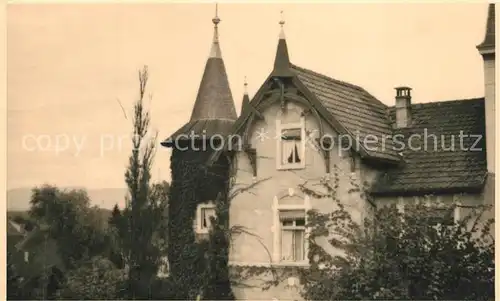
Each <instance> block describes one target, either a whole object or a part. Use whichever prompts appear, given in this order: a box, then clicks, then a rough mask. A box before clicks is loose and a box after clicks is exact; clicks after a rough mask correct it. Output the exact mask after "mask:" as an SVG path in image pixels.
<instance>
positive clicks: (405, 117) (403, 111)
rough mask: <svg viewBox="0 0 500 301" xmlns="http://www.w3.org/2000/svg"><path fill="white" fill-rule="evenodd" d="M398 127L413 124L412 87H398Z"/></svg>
mask: <svg viewBox="0 0 500 301" xmlns="http://www.w3.org/2000/svg"><path fill="white" fill-rule="evenodd" d="M395 89H396V128H405V127H409V126H410V125H411V88H408V87H396V88H395Z"/></svg>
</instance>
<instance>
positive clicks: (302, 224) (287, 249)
mask: <svg viewBox="0 0 500 301" xmlns="http://www.w3.org/2000/svg"><path fill="white" fill-rule="evenodd" d="M279 221H280V251H281V252H280V259H281V261H282V262H302V261H305V260H306V254H305V253H306V212H305V210H279Z"/></svg>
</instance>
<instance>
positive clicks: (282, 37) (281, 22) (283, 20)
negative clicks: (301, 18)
mask: <svg viewBox="0 0 500 301" xmlns="http://www.w3.org/2000/svg"><path fill="white" fill-rule="evenodd" d="M280 14H281V19H280V22H279V24H280V26H281V31H280V39H283V40H284V39H285V30H284V29H283V25H285V19H283V11H281V12H280Z"/></svg>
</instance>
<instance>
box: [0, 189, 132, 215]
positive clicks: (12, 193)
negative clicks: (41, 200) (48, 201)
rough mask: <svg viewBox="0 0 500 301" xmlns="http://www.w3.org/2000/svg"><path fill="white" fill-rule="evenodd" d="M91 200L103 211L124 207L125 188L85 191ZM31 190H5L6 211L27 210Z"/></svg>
mask: <svg viewBox="0 0 500 301" xmlns="http://www.w3.org/2000/svg"><path fill="white" fill-rule="evenodd" d="M82 188H83V187H64V189H82ZM86 190H87V193H88V195H89V197H90V199H91V200H92V203H91V205H96V206H99V207H101V208H104V209H112V208H113V206H114V205H115V204H118V206H120V207H121V208H123V206H124V205H125V195H126V193H127V189H126V188H100V189H86ZM30 198H31V188H14V189H9V190H7V211H25V210H28V209H29V207H30V205H29V203H30Z"/></svg>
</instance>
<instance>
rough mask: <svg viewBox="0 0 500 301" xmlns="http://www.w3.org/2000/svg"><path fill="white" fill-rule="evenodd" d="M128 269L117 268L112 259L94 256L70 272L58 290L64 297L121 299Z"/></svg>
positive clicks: (60, 295)
mask: <svg viewBox="0 0 500 301" xmlns="http://www.w3.org/2000/svg"><path fill="white" fill-rule="evenodd" d="M126 275H127V274H126V271H125V270H120V269H117V268H116V267H115V266H114V265H113V263H112V262H111V261H109V260H108V259H106V258H103V257H94V258H92V259H91V260H89V261H88V262H86V263H85V264H83V265H82V266H80V267H78V268H77V269H75V270H72V271H70V272H69V273H68V275H67V277H66V281H65V283H64V284H63V288H62V289H61V290H60V291H59V292H58V295H59V297H61V298H63V299H78V300H82V299H93V300H95V299H101V300H102V299H108V300H109V299H120V298H122V296H123V290H124V288H125V281H126Z"/></svg>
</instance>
